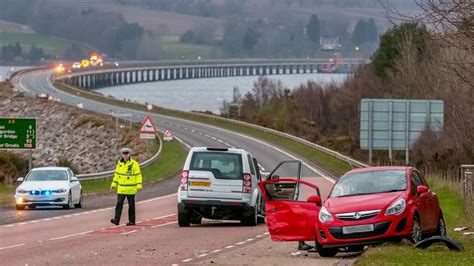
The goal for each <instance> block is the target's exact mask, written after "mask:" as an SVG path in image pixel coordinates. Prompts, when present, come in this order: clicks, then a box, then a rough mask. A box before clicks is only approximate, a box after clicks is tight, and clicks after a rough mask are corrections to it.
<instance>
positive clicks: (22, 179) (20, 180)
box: [16, 177, 25, 183]
mask: <svg viewBox="0 0 474 266" xmlns="http://www.w3.org/2000/svg"><path fill="white" fill-rule="evenodd" d="M23 181H25V179H24V178H23V177H18V179H17V180H16V182H18V183H21V182H23Z"/></svg>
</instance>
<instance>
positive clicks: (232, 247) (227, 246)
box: [225, 246, 235, 248]
mask: <svg viewBox="0 0 474 266" xmlns="http://www.w3.org/2000/svg"><path fill="white" fill-rule="evenodd" d="M233 247H235V246H227V247H225V248H233Z"/></svg>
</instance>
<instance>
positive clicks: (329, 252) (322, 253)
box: [315, 239, 339, 257]
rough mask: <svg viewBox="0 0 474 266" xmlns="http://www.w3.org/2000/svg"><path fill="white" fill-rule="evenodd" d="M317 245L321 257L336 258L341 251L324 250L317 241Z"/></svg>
mask: <svg viewBox="0 0 474 266" xmlns="http://www.w3.org/2000/svg"><path fill="white" fill-rule="evenodd" d="M315 243H316V250H317V251H318V254H319V256H321V257H334V256H336V254H337V252H338V251H339V249H338V248H323V246H322V245H321V244H319V242H318V240H317V239H316V241H315Z"/></svg>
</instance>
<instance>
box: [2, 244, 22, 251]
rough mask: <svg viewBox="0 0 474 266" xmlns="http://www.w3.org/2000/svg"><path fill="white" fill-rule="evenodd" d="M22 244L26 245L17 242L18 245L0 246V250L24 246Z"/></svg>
mask: <svg viewBox="0 0 474 266" xmlns="http://www.w3.org/2000/svg"><path fill="white" fill-rule="evenodd" d="M24 245H26V244H18V245H13V246H8V247H0V250H4V249H9V248H16V247H21V246H24Z"/></svg>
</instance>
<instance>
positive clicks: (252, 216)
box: [240, 207, 258, 226]
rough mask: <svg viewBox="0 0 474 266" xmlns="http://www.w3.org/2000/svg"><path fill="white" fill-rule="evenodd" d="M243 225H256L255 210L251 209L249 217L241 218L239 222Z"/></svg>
mask: <svg viewBox="0 0 474 266" xmlns="http://www.w3.org/2000/svg"><path fill="white" fill-rule="evenodd" d="M240 222H241V223H242V224H243V225H248V226H255V225H257V223H258V213H257V208H256V207H252V211H251V214H250V215H249V216H243V217H242V220H241V221H240Z"/></svg>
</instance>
